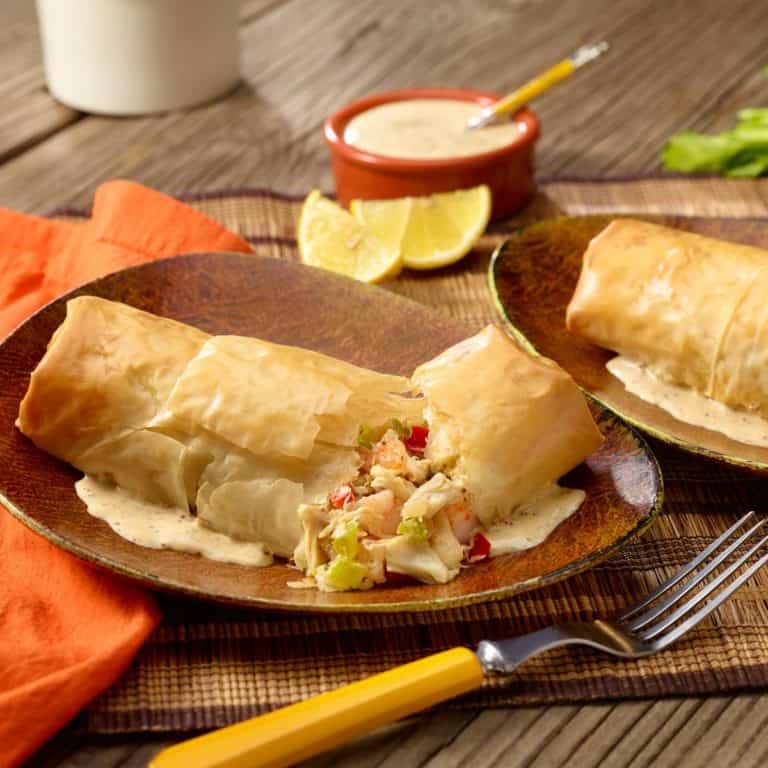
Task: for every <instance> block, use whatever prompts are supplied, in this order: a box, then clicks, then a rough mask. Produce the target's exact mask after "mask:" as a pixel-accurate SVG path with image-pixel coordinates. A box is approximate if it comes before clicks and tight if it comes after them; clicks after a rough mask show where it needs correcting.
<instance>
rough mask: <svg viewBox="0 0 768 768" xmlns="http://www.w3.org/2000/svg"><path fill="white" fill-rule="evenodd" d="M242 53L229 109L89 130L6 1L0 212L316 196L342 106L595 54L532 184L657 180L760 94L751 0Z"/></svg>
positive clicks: (411, 746)
mask: <svg viewBox="0 0 768 768" xmlns="http://www.w3.org/2000/svg"><path fill="white" fill-rule="evenodd" d="M241 34H242V45H243V50H242V73H243V83H242V85H240V87H239V88H238V89H237V90H236V91H234V92H233V93H232V94H231V95H229V96H228V97H227V98H225V99H223V100H220V101H218V102H216V103H214V104H211V105H208V106H205V107H203V108H199V109H195V110H190V111H185V112H179V113H172V114H166V115H162V116H159V117H146V118H136V119H110V118H106V117H94V116H89V115H85V114H81V113H78V112H76V111H74V110H71V109H68V108H67V107H64V106H62V105H60V104H57V103H56V102H55V101H53V100H52V99H51V98H50V96H49V95H48V93H47V91H46V90H45V84H44V77H43V71H42V67H41V60H40V46H39V41H38V32H37V25H36V21H35V17H34V4H33V3H32V2H31V0H3V2H2V8H1V9H0V106H1V108H0V205H2V206H7V207H11V208H16V209H19V210H24V211H31V212H42V211H45V210H48V209H51V208H52V207H54V206H62V205H73V206H79V207H84V206H87V205H88V204H89V202H90V199H91V195H92V193H93V191H94V189H95V187H96V186H97V185H98V184H99V183H100V182H102V181H104V180H106V179H111V178H115V177H125V178H132V179H135V180H137V181H140V182H143V183H145V184H149V185H151V186H153V187H156V188H158V189H160V190H163V191H165V192H168V193H171V194H174V193H182V192H186V191H200V190H204V189H214V188H221V187H237V186H268V187H273V188H276V189H280V190H283V191H288V192H297V193H302V192H305V191H307V190H308V189H309V188H311V187H315V186H319V187H321V188H323V189H331V188H332V179H331V174H330V168H329V164H328V159H327V157H326V152H325V149H324V147H323V144H322V140H321V132H320V124H321V121H322V119H323V118H324V117H325V116H326V115H327V114H328V113H330V112H331V111H332V110H334V109H335V108H337V107H338V106H340V105H341V104H343V103H344V102H346V101H348V100H350V99H352V98H356V97H360V96H363V95H365V94H368V93H371V92H373V91H378V90H383V89H389V88H396V87H406V86H413V85H445V86H449V85H450V86H471V87H477V88H484V89H489V90H497V91H503V90H504V89H505V88H509V87H510V86H514V85H515V84H518V83H520V82H522V81H523V80H524V79H525V78H527V77H529V76H531V75H534V74H536V73H537V72H539V71H540V70H542V69H543V68H544V67H546V66H547V65H549V64H551V63H553V62H555V61H556V60H558V58H560V57H562V56H563V55H564V54H566V53H568V52H570V51H571V50H573V49H575V48H576V47H578V46H579V45H581V44H583V43H586V42H590V41H595V40H597V39H600V38H606V39H608V40H609V41H610V42H611V44H612V50H611V51H610V52H609V54H608V55H607V56H605V57H604V59H602V60H601V61H600V62H599V63H597V64H595V65H593V66H591V67H589V68H587V69H585V70H584V71H582V72H580V73H579V74H578V75H577V76H576V77H574V78H573V79H572V80H571V81H569V82H568V83H567V84H564V85H562V86H561V87H559V88H558V89H556V90H554V91H552V92H550V93H549V94H546V95H545V96H543V97H542V98H541V99H540V100H539V101H538V102H537V104H536V109H537V110H538V112H539V114H540V116H541V118H542V121H543V137H542V140H541V142H540V144H539V151H538V173H539V175H540V176H555V175H558V176H564V175H565V176H613V177H616V176H624V175H628V174H638V173H649V172H654V171H658V170H659V163H658V156H659V150H660V149H661V147H662V146H663V144H664V141H665V139H666V138H667V137H668V136H670V135H671V134H672V133H674V132H676V131H678V130H681V129H683V128H694V129H699V130H715V129H723V128H726V127H728V126H729V125H731V124H732V121H733V119H734V115H735V112H736V110H738V109H739V108H741V107H745V106H756V105H761V104H763V105H764V104H765V102H766V98H765V94H766V88H767V87H768V84H767V83H766V78H765V75H764V73H763V71H762V65H764V64H765V63H766V53H765V50H766V48H765V44H766V39H765V4H764V2H762V1H761V0H729V2H723V0H679V1H677V0H658V1H657V2H639V1H638V0H578V1H576V0H572V2H567V3H566V2H561V0H451V2H447V1H446V2H437V1H434V2H433V1H431V0H421V1H420V2H413V0H411V1H410V2H406V1H405V0H396V1H395V0H390V1H389V2H382V1H381V0H357V1H356V2H349V1H348V0H322V2H316V1H314V2H313V1H311V0H244V1H243V3H242V14H241ZM767 191H768V189H767ZM767 722H768V696H766V695H738V696H722V697H710V698H703V699H685V700H664V701H638V702H630V703H606V704H593V705H586V706H579V705H558V706H544V707H525V708H516V709H497V710H487V711H479V712H462V713H448V714H441V715H435V716H431V717H426V718H423V719H420V720H416V721H411V722H406V723H402V724H399V725H397V726H394V727H392V728H390V729H388V730H386V731H383V732H379V733H377V734H374V735H372V736H371V737H369V738H367V739H365V740H363V741H362V742H359V743H356V744H352V745H349V746H348V747H347V748H345V749H344V750H341V751H340V752H338V753H335V754H333V755H328V756H325V757H323V758H320V759H318V760H316V761H315V762H314V763H312V764H313V765H315V766H350V767H351V766H357V767H359V768H373V766H378V767H379V768H410V767H411V766H417V765H418V766H420V765H424V766H430V768H439V767H442V766H462V767H463V768H470V767H471V768H486V767H487V766H535V768H545V767H547V768H555V766H565V765H573V766H580V767H583V768H587V767H588V766H601V767H602V768H609V767H610V768H625V767H628V766H632V768H643V766H649V765H657V766H679V767H680V768H689V767H690V766H703V765H711V766H715V767H717V768H719V767H720V766H728V765H736V764H738V765H739V766H743V767H744V768H746V767H747V766H759V765H765V764H767V763H768V732H766V730H765V728H764V726H765V724H766V723H767ZM173 741H174V739H173V738H172V737H169V736H167V735H162V736H157V735H152V736H125V737H110V738H106V737H101V738H97V737H90V736H77V735H74V734H72V733H70V732H67V731H65V732H64V733H62V734H60V735H59V736H58V737H56V738H55V739H54V740H53V741H52V742H50V743H49V744H48V745H47V746H46V747H45V748H44V749H43V750H42V751H41V752H40V753H39V754H38V755H37V756H36V757H35V758H34V759H33V760H32V761H31V764H32V765H34V766H38V767H40V766H46V767H47V768H53V767H54V766H57V767H59V768H63V767H64V766H67V767H68V768H74V767H75V766H78V767H80V766H83V767H84V766H99V767H100V768H110V767H112V766H114V767H115V768H116V767H117V766H122V767H123V768H128V767H129V766H130V767H134V766H142V765H146V763H147V761H148V760H149V758H150V757H151V756H152V755H153V754H155V753H156V752H157V751H158V750H159V749H160V748H161V747H162V746H164V745H166V744H169V743H172V742H173Z"/></svg>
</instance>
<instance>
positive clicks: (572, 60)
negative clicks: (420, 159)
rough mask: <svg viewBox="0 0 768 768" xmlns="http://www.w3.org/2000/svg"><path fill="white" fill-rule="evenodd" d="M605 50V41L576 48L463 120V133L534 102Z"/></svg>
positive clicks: (606, 47)
mask: <svg viewBox="0 0 768 768" xmlns="http://www.w3.org/2000/svg"><path fill="white" fill-rule="evenodd" d="M607 50H608V43H606V42H605V41H603V42H600V43H596V44H595V45H584V46H582V47H581V48H579V49H578V50H577V51H576V52H575V53H574V54H573V55H572V56H569V57H568V58H567V59H563V60H562V61H561V62H558V63H557V64H555V65H554V66H553V67H550V68H549V69H548V70H547V71H546V72H543V73H542V74H540V75H539V76H538V77H534V78H533V80H529V81H528V82H527V83H526V84H525V85H523V86H521V87H520V88H518V89H517V90H516V91H513V92H512V93H510V94H509V96H505V97H504V98H503V99H499V100H498V101H497V102H495V103H493V104H491V105H490V106H489V107H486V108H485V109H484V110H483V111H482V112H480V113H479V114H478V115H476V116H475V117H472V118H470V119H469V120H468V121H467V130H474V129H475V128H482V127H483V126H486V125H488V124H489V123H492V122H493V121H494V120H496V119H497V118H499V117H501V116H502V115H508V114H509V113H510V112H515V111H517V110H518V109H520V107H522V106H523V105H525V104H527V103H528V102H529V101H531V100H533V99H535V98H536V97H537V96H539V95H540V94H542V93H544V91H546V90H549V89H550V88H551V87H552V86H553V85H557V84H558V83H559V82H560V81H561V80H565V78H566V77H568V76H570V75H572V74H573V73H574V72H575V71H576V70H577V69H579V67H583V66H584V65H585V64H588V63H589V62H590V61H593V60H594V59H596V58H597V57H598V56H600V55H601V54H602V53H604V52H605V51H607Z"/></svg>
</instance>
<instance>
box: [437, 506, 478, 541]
mask: <svg viewBox="0 0 768 768" xmlns="http://www.w3.org/2000/svg"><path fill="white" fill-rule="evenodd" d="M443 512H444V513H445V516H446V517H447V518H448V522H449V523H450V524H451V527H452V528H453V533H454V536H456V538H457V539H458V540H459V541H460V542H461V543H462V544H469V542H470V540H471V538H472V534H473V533H474V532H475V531H476V530H477V518H476V517H475V514H474V512H472V508H471V507H470V506H469V504H467V502H466V501H465V500H464V499H461V500H460V501H455V502H453V504H449V505H448V506H446V507H444V508H443Z"/></svg>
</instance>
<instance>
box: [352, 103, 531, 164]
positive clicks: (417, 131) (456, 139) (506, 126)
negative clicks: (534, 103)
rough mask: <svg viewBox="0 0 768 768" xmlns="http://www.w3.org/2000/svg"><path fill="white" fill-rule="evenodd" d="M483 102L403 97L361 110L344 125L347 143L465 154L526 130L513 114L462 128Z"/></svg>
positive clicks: (397, 152)
mask: <svg viewBox="0 0 768 768" xmlns="http://www.w3.org/2000/svg"><path fill="white" fill-rule="evenodd" d="M481 109H482V106H481V105H480V104H478V103H477V102H474V101H462V100H460V99H404V100H402V101H390V102H387V103H386V104H380V105H379V106H377V107H373V108H372V109H368V110H366V111H365V112H361V113H360V114H359V115H356V116H355V117H353V118H352V119H351V120H350V121H349V122H348V123H347V126H346V128H345V129H344V141H345V142H346V143H347V144H349V145H350V146H353V147H356V148H357V149H360V150H363V151H365V152H372V153H374V154H377V155H385V156H387V157H400V158H411V159H414V158H418V159H428V160H439V159H447V158H451V157H467V156H471V155H479V154H482V153H484V152H490V151H491V150H494V149H499V148H501V147H504V146H507V145H509V144H512V143H514V142H515V141H517V139H518V138H519V137H520V136H521V135H522V133H523V132H524V131H525V126H524V125H523V124H522V123H517V122H514V121H512V120H507V121H502V122H499V123H497V124H494V125H489V126H486V127H485V128H478V129H476V130H473V131H468V130H466V124H467V120H469V118H470V117H473V116H474V115H476V114H477V113H478V112H479V111H480V110H481Z"/></svg>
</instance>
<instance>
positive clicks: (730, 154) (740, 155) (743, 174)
mask: <svg viewBox="0 0 768 768" xmlns="http://www.w3.org/2000/svg"><path fill="white" fill-rule="evenodd" d="M738 118H739V119H738V123H737V125H736V127H735V128H734V129H733V130H731V131H725V132H724V133H719V134H715V135H708V134H704V133H695V132H693V131H683V132H682V133H678V134H677V135H676V136H673V137H672V138H671V139H670V140H669V143H668V144H667V146H666V147H664V150H663V151H662V154H661V158H662V161H663V162H664V167H665V168H666V169H667V170H668V171H680V172H682V173H719V174H723V175H725V176H733V177H737V178H755V177H757V176H762V175H764V174H765V173H767V172H768V109H765V108H753V109H742V110H741V111H740V112H739V114H738Z"/></svg>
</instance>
